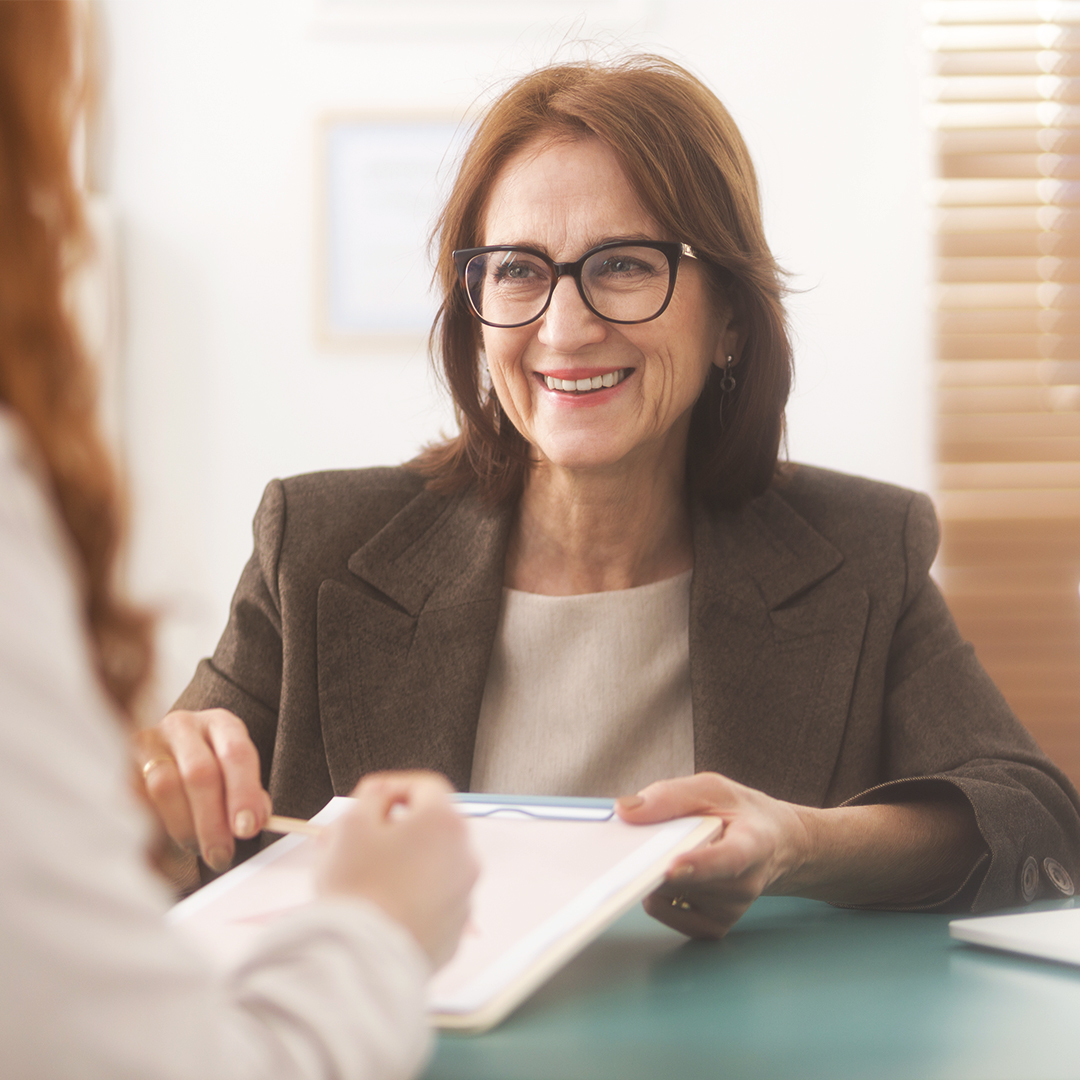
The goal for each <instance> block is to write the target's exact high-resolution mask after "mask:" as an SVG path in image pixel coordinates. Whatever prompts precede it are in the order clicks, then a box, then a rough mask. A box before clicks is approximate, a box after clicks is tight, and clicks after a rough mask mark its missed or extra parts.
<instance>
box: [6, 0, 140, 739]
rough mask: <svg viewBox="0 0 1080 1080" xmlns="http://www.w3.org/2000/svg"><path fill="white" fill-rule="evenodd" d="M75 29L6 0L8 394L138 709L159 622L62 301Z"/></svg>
mask: <svg viewBox="0 0 1080 1080" xmlns="http://www.w3.org/2000/svg"><path fill="white" fill-rule="evenodd" d="M78 30H79V27H78V24H77V12H76V10H75V9H74V8H73V7H72V6H71V5H70V4H69V3H67V2H65V0H38V2H35V3H3V2H0V402H3V403H4V404H6V405H7V406H8V407H10V408H11V409H13V410H14V411H15V412H16V413H17V414H18V416H19V417H20V418H21V420H22V422H23V424H24V425H25V427H26V429H27V430H28V431H29V433H30V435H31V436H32V438H33V440H34V442H35V444H36V447H37V449H38V451H39V452H40V454H41V456H42V458H43V459H44V462H45V466H46V469H47V471H48V476H49V480H50V483H51V488H52V491H51V494H52V496H53V498H54V499H55V501H56V504H57V506H58V508H59V511H60V514H61V517H62V519H63V522H64V524H65V525H66V527H67V530H68V532H69V534H70V536H71V540H72V541H73V543H74V545H75V549H76V551H77V553H78V555H79V558H80V562H81V564H82V571H83V574H82V578H83V580H82V583H81V584H82V586H83V611H84V616H85V623H86V629H87V633H88V636H89V639H90V644H91V649H92V652H93V655H94V658H95V660H96V662H97V666H98V671H99V673H100V676H101V681H102V683H103V685H104V687H105V689H106V691H107V693H108V694H109V696H110V697H111V698H112V699H113V701H114V702H115V703H116V705H117V706H118V707H119V709H120V711H121V713H122V714H123V715H124V716H125V717H128V718H130V717H131V716H132V712H133V706H134V701H135V698H136V696H137V695H138V692H139V691H140V689H141V688H142V687H143V685H144V684H145V682H146V679H147V678H148V676H149V673H150V666H151V653H152V649H151V632H152V625H151V619H150V617H149V616H148V615H147V614H146V613H144V612H142V611H140V610H138V609H136V608H134V607H133V606H131V605H130V604H128V603H126V602H125V601H123V600H122V599H121V598H120V597H119V595H118V593H117V589H116V581H115V578H116V563H117V557H118V554H119V551H120V545H121V540H122V537H123V532H124V529H123V517H124V515H123V502H122V499H121V493H120V488H119V483H118V479H117V475H116V472H115V470H114V468H113V465H112V462H111V460H110V458H109V454H108V452H107V451H106V449H105V446H104V443H103V441H102V438H101V435H100V433H99V430H98V424H97V416H96V385H95V384H96V380H95V377H94V370H93V368H92V366H91V365H90V363H89V362H88V360H87V357H86V355H85V353H84V349H83V345H82V342H81V340H80V336H79V333H78V330H77V328H76V326H75V325H74V323H73V320H72V317H71V314H70V313H69V311H68V309H67V305H66V303H65V283H66V282H67V280H68V277H69V275H70V273H71V271H72V269H73V267H74V266H75V265H76V264H77V263H78V261H79V260H80V259H82V258H84V257H85V256H86V254H87V252H88V249H89V242H88V236H87V231H86V223H85V220H84V216H83V207H82V196H81V194H80V189H79V186H78V184H77V183H76V181H75V179H74V177H73V175H72V157H71V155H72V138H73V134H74V129H75V124H76V123H77V120H78V117H79V115H80V112H81V110H82V109H83V108H84V106H85V104H86V78H85V75H84V74H83V73H82V72H81V71H80V64H79V56H80V52H79V50H78V48H77V46H78V44H79V42H80V40H81V39H80V38H79V37H78ZM82 67H83V68H85V65H82Z"/></svg>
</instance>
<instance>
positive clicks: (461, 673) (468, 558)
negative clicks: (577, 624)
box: [318, 491, 510, 794]
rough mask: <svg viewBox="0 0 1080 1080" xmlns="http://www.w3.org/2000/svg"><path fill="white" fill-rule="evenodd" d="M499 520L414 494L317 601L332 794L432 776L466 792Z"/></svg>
mask: <svg viewBox="0 0 1080 1080" xmlns="http://www.w3.org/2000/svg"><path fill="white" fill-rule="evenodd" d="M509 521H510V517H509V513H507V512H505V511H502V510H488V509H486V508H484V507H483V506H481V505H480V504H479V503H478V502H477V501H476V500H474V499H470V498H468V497H461V498H450V497H445V496H438V495H433V494H431V493H429V492H426V491H425V492H421V493H420V494H419V495H418V496H417V497H416V498H415V499H413V500H412V501H411V502H410V503H409V504H408V505H407V506H406V507H405V508H404V509H403V510H402V511H401V512H400V513H398V514H397V515H396V516H395V517H394V518H392V519H391V520H390V521H389V522H388V523H387V524H386V526H385V527H384V528H383V529H382V530H381V531H380V532H379V533H377V534H376V535H375V536H374V537H372V539H371V540H370V541H368V543H366V544H365V545H364V546H363V547H361V548H360V549H359V550H358V551H356V552H355V553H354V554H353V556H352V557H351V558H350V559H349V563H348V566H349V570H350V571H351V573H352V574H353V575H354V576H355V577H356V582H355V586H353V585H350V584H345V583H343V582H340V581H334V580H327V581H324V582H323V584H322V586H321V587H320V590H319V605H318V650H319V663H318V671H319V705H320V712H321V719H322V728H323V742H324V745H325V748H326V755H327V759H328V761H329V764H330V773H331V778H332V780H333V784H334V791H335V792H336V793H338V794H345V793H347V792H348V791H349V790H350V789H351V788H352V787H353V785H354V784H355V783H356V780H357V779H358V778H359V777H360V776H361V775H362V774H363V773H367V772H371V771H374V770H377V769H388V768H398V769H400V768H418V767H426V768H434V769H437V770H439V771H441V772H443V773H445V774H446V775H447V776H448V777H449V778H450V781H451V783H453V784H454V785H455V786H456V787H457V788H459V789H461V790H465V789H466V788H467V787H468V784H469V778H470V774H471V772H472V757H473V745H474V743H475V739H476V724H477V720H478V718H479V715H480V703H481V700H482V698H483V693H484V683H485V680H486V678H487V669H488V662H489V659H490V655H491V649H492V645H493V643H494V639H495V630H496V625H497V622H498V617H499V605H500V601H501V597H502V581H503V563H504V559H505V552H506V539H507V531H508V528H509Z"/></svg>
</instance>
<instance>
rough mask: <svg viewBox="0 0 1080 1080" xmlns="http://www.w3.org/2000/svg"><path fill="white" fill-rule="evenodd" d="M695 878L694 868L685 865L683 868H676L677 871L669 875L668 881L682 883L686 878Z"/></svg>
mask: <svg viewBox="0 0 1080 1080" xmlns="http://www.w3.org/2000/svg"><path fill="white" fill-rule="evenodd" d="M693 876H694V868H693V867H692V866H689V865H688V864H686V863H683V865H682V866H676V867H675V869H674V870H672V871H671V873H670V874H668V880H669V881H680V880H682V879H684V878H688V877H693Z"/></svg>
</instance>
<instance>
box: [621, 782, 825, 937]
mask: <svg viewBox="0 0 1080 1080" xmlns="http://www.w3.org/2000/svg"><path fill="white" fill-rule="evenodd" d="M616 809H617V810H618V813H619V816H620V817H621V818H622V819H623V820H624V821H627V822H630V823H631V824H634V825H646V824H649V823H651V822H657V821H667V820H669V819H671V818H677V817H685V816H687V815H691V814H703V815H710V816H713V817H718V818H721V819H723V822H724V828H723V831H722V832H720V833H719V834H718V835H717V836H716V838H715V839H713V840H711V841H710V842H709V843H707V844H704V845H703V846H701V847H699V848H695V849H694V850H693V851H689V852H687V853H686V854H685V855H680V856H678V858H676V859H675V860H674V861H673V862H672V864H671V867H670V869H669V870H668V876H667V880H666V881H665V882H664V884H663V885H661V886H660V888H659V889H657V890H656V892H654V893H653V894H652V895H651V896H648V897H647V898H646V899H645V910H646V911H647V912H648V913H649V914H650V915H652V916H653V918H655V919H659V921H660V922H662V923H666V924H667V925H668V926H670V927H672V928H673V929H675V930H678V931H679V932H680V933H683V934H687V935H689V936H690V937H695V938H721V937H723V936H724V935H725V934H726V933H727V932H728V931H729V930H730V929H731V927H732V926H734V924H735V923H736V922H737V921H738V919H739V918H740V916H741V915H742V914H743V913H744V912H745V911H746V909H747V908H748V907H749V906H750V905H751V904H752V903H753V902H754V901H755V900H756V899H757V898H758V897H759V896H761V894H762V893H765V892H768V891H770V890H773V889H777V887H778V886H781V885H782V882H783V879H784V878H785V876H787V875H789V874H791V873H792V872H793V871H795V870H796V869H797V868H798V867H799V866H800V865H801V864H802V863H803V861H804V860H805V859H806V858H807V857H808V852H809V844H810V836H809V832H808V829H807V825H806V823H805V821H804V819H803V817H802V815H801V813H800V811H801V810H802V809H804V808H802V807H798V806H795V805H794V804H793V803H786V802H781V801H780V800H779V799H773V798H771V797H770V796H768V795H765V794H764V793H763V792H760V791H755V790H754V789H753V788H748V787H744V786H743V785H742V784H737V783H736V782H735V781H734V780H729V779H728V778H727V777H725V776H720V775H719V774H718V773H698V774H697V775H696V776H686V777H680V778H679V779H676V780H661V781H659V782H658V783H655V784H650V785H649V786H648V787H647V788H645V789H644V790H643V791H642V792H641V793H640V794H638V795H635V796H631V797H629V798H623V799H619V800H617V802H616ZM777 891H780V890H779V889H777ZM687 905H689V906H687Z"/></svg>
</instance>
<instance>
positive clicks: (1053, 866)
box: [1043, 859, 1076, 896]
mask: <svg viewBox="0 0 1080 1080" xmlns="http://www.w3.org/2000/svg"><path fill="white" fill-rule="evenodd" d="M1043 869H1044V870H1045V871H1046V876H1047V877H1048V878H1049V879H1050V884H1051V885H1053V886H1054V888H1055V889H1057V891H1058V892H1060V893H1064V894H1065V895H1066V896H1072V894H1073V893H1074V892H1076V887H1075V886H1074V885H1073V879H1072V878H1071V877H1069V872H1068V870H1066V869H1065V867H1064V866H1062V865H1061V863H1059V862H1058V861H1057V859H1043Z"/></svg>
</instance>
